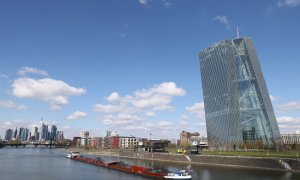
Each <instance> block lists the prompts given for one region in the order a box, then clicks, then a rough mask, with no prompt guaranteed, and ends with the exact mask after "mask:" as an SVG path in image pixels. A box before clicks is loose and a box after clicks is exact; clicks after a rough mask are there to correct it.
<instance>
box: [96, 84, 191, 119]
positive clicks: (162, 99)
mask: <svg viewBox="0 0 300 180" xmlns="http://www.w3.org/2000/svg"><path fill="white" fill-rule="evenodd" d="M185 94H186V92H185V90H184V89H183V88H180V87H177V85H176V84H175V83H174V82H164V83H161V84H154V85H153V86H152V87H150V88H148V89H142V90H137V91H135V92H134V93H133V95H126V96H120V95H119V94H118V93H117V92H113V93H112V94H111V95H109V96H108V97H107V98H106V99H107V101H109V102H110V103H113V104H107V105H104V104H96V105H94V110H95V111H97V112H103V113H113V112H128V111H131V112H136V111H147V112H148V111H149V109H150V111H163V110H172V109H174V107H172V106H171V105H170V103H171V102H172V100H173V97H175V96H184V95H185Z"/></svg>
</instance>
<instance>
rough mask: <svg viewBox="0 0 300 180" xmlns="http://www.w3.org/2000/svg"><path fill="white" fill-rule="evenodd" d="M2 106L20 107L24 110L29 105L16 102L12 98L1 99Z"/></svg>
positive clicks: (0, 104)
mask: <svg viewBox="0 0 300 180" xmlns="http://www.w3.org/2000/svg"><path fill="white" fill-rule="evenodd" d="M0 107H3V108H7V109H18V110H23V109H26V108H27V107H26V106H25V105H23V104H19V105H18V104H16V103H15V102H13V101H12V100H0Z"/></svg>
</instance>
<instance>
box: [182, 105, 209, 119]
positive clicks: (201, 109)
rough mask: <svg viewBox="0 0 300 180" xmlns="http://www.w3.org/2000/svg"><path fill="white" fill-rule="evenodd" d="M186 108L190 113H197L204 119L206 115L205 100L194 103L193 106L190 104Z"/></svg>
mask: <svg viewBox="0 0 300 180" xmlns="http://www.w3.org/2000/svg"><path fill="white" fill-rule="evenodd" d="M185 109H186V110H187V111H188V112H189V113H191V114H195V115H196V116H197V117H198V118H200V119H204V117H205V111H204V102H200V103H194V104H193V105H192V106H188V107H186V108H185Z"/></svg>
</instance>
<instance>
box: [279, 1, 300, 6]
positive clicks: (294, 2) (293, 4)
mask: <svg viewBox="0 0 300 180" xmlns="http://www.w3.org/2000/svg"><path fill="white" fill-rule="evenodd" d="M299 4H300V0H279V1H278V2H277V6H279V7H282V6H287V7H296V6H298V5H299Z"/></svg>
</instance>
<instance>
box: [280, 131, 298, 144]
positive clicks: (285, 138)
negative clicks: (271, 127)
mask: <svg viewBox="0 0 300 180" xmlns="http://www.w3.org/2000/svg"><path fill="white" fill-rule="evenodd" d="M281 139H282V143H283V144H300V134H298V133H293V134H281Z"/></svg>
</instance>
